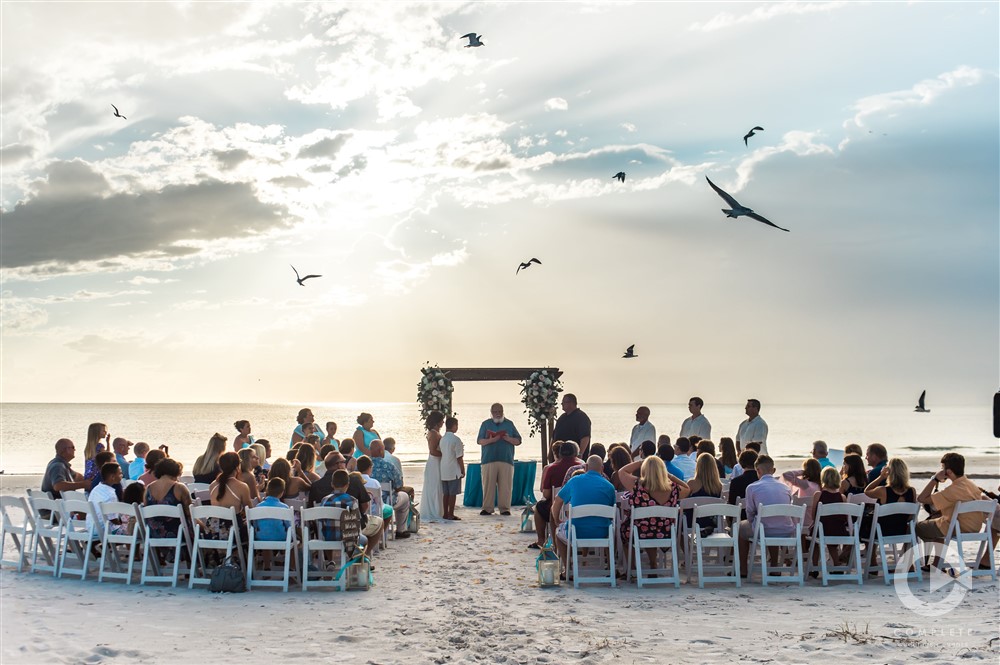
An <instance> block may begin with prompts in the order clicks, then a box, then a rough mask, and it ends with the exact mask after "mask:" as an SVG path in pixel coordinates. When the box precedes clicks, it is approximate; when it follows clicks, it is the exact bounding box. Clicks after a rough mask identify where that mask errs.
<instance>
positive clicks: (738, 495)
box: [726, 448, 758, 520]
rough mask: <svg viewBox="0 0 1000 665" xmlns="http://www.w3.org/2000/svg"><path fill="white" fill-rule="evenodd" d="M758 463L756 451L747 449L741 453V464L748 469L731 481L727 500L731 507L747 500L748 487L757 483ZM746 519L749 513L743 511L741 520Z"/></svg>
mask: <svg viewBox="0 0 1000 665" xmlns="http://www.w3.org/2000/svg"><path fill="white" fill-rule="evenodd" d="M756 462H757V451H756V450H754V449H752V448H747V449H746V450H744V451H743V452H741V453H740V457H739V464H740V466H742V467H743V468H744V469H746V471H744V472H743V473H741V474H740V475H739V476H737V477H735V478H733V479H732V480H731V481H729V496H728V498H727V499H726V500H727V501H728V503H729V505H731V506H735V505H736V504H737V503H738V502H739V500H740V499H743V498H745V497H746V495H747V487H749V486H750V485H751V484H753V483H755V482H757V480H758V478H757V469H755V468H754V463H756ZM746 518H747V512H746V510H743V512H742V513H741V515H740V520H745V519H746Z"/></svg>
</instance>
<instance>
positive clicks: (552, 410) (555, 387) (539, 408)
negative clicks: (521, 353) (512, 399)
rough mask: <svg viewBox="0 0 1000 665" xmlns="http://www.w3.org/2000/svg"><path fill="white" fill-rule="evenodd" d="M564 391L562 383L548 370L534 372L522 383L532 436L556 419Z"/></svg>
mask: <svg viewBox="0 0 1000 665" xmlns="http://www.w3.org/2000/svg"><path fill="white" fill-rule="evenodd" d="M562 391H563V387H562V381H560V380H559V377H557V376H556V375H555V374H554V373H550V372H549V370H547V369H541V370H537V371H534V372H532V373H531V374H530V375H529V376H528V378H527V379H525V380H524V381H523V382H522V383H521V394H522V395H523V396H524V397H523V401H524V412H525V413H527V414H528V424H529V425H530V426H531V435H532V436H534V434H535V432H538V431H541V429H542V428H543V427H545V423H546V421H548V420H550V419H554V418H555V417H556V409H557V407H558V406H559V393H561V392H562Z"/></svg>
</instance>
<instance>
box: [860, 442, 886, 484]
mask: <svg viewBox="0 0 1000 665" xmlns="http://www.w3.org/2000/svg"><path fill="white" fill-rule="evenodd" d="M888 459H889V453H888V451H887V450H886V449H885V446H883V445H882V444H881V443H873V444H871V445H870V446H868V450H867V451H865V461H867V462H868V466H870V467H871V471H869V472H868V482H869V483H870V482H871V481H873V480H875V479H876V478H878V477H879V476H880V475H881V474H882V467H884V466H885V463H886V460H888Z"/></svg>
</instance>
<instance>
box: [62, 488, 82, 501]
mask: <svg viewBox="0 0 1000 665" xmlns="http://www.w3.org/2000/svg"><path fill="white" fill-rule="evenodd" d="M59 498H60V499H62V500H63V501H86V500H87V493H86V492H84V491H83V490H66V491H65V492H60V493H59Z"/></svg>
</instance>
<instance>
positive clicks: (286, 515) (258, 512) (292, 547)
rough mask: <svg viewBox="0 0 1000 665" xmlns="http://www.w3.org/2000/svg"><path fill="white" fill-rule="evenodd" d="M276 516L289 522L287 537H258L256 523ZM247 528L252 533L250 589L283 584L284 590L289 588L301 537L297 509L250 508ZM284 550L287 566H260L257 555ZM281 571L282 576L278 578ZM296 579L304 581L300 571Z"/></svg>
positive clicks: (249, 568) (282, 551) (250, 534)
mask: <svg viewBox="0 0 1000 665" xmlns="http://www.w3.org/2000/svg"><path fill="white" fill-rule="evenodd" d="M266 519H274V520H284V521H286V522H288V524H289V527H288V528H287V529H285V539H284V540H258V539H257V534H256V526H255V524H254V523H255V522H259V521H260V520H266ZM247 531H248V532H249V541H250V547H249V554H248V555H247V564H248V568H247V591H249V590H250V589H253V588H254V587H281V590H282V591H286V592H287V591H288V584H289V582H290V580H291V576H292V573H291V566H292V559H294V558H295V551H296V547H297V546H298V540H297V539H296V537H295V512H294V511H293V510H292V509H291V508H271V507H266V506H265V507H257V508H247ZM268 551H270V552H281V553H283V554H284V567H283V569H282V570H275V569H274V568H273V564H272V566H271V567H268V568H263V569H259V570H258V569H257V554H260V553H261V552H268ZM255 573H260V575H261V577H260V579H257V578H255ZM279 574H280V576H281V578H280V579H275V578H276V577H277V576H278V575H279ZM295 576H296V579H297V580H299V581H301V580H300V576H299V574H298V573H297V572H296V574H295Z"/></svg>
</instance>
